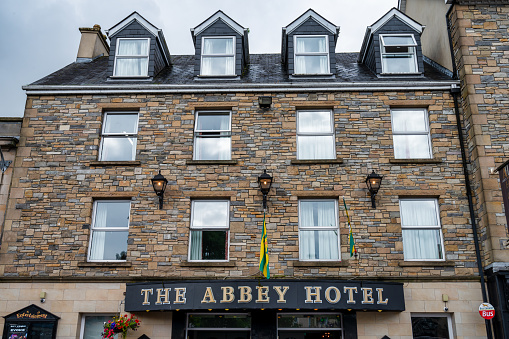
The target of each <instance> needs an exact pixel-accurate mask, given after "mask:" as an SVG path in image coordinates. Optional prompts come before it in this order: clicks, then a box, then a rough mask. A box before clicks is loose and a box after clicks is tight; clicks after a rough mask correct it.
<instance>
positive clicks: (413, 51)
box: [379, 34, 419, 74]
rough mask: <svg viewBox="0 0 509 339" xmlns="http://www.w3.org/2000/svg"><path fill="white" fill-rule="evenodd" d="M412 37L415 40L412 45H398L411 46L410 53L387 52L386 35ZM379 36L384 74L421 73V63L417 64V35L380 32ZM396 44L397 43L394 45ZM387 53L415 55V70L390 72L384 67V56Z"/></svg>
mask: <svg viewBox="0 0 509 339" xmlns="http://www.w3.org/2000/svg"><path fill="white" fill-rule="evenodd" d="M391 36H392V37H411V38H412V41H413V44H412V45H397V46H407V47H408V48H409V52H408V53H387V52H385V46H386V44H385V42H384V37H391ZM379 38H380V58H381V60H380V61H381V64H382V74H419V65H418V64H417V42H416V41H415V37H414V35H413V34H380V35H379ZM394 46H396V45H394ZM386 55H396V56H397V55H400V56H404V55H413V59H414V71H410V72H396V73H394V72H388V71H387V70H385V69H384V68H385V67H384V58H385V56H386Z"/></svg>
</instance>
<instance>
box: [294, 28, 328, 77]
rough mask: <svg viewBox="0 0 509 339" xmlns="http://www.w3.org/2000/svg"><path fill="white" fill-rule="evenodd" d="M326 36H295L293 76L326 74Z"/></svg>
mask: <svg viewBox="0 0 509 339" xmlns="http://www.w3.org/2000/svg"><path fill="white" fill-rule="evenodd" d="M327 41H328V36H326V35H318V36H314V35H313V36H295V74H328V73H330V71H329V49H328V44H327Z"/></svg>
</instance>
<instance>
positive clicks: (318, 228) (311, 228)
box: [298, 199, 341, 262]
mask: <svg viewBox="0 0 509 339" xmlns="http://www.w3.org/2000/svg"><path fill="white" fill-rule="evenodd" d="M316 201H319V202H332V201H333V202H334V221H335V222H336V225H335V226H333V227H324V226H303V225H302V218H301V216H302V210H301V203H302V202H316ZM298 209H299V211H298V213H299V214H298V215H299V261H308V262H316V261H338V262H339V261H341V243H340V241H341V239H340V238H341V234H340V231H339V216H338V200H337V199H299V206H298ZM331 230H335V231H337V237H336V240H337V242H338V259H304V258H302V257H301V246H302V243H303V240H302V235H301V231H331Z"/></svg>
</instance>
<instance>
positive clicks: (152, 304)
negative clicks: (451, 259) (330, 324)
mask: <svg viewBox="0 0 509 339" xmlns="http://www.w3.org/2000/svg"><path fill="white" fill-rule="evenodd" d="M207 309H211V310H225V309H229V310H234V309H293V310H296V309H302V310H309V309H312V310H314V309H319V310H331V309H334V310H347V309H354V310H384V311H404V310H405V298H404V295H403V284H402V283H388V282H368V281H338V280H328V281H327V280H272V279H271V280H210V281H204V280H195V281H165V282H148V283H133V284H127V287H126V300H125V310H126V311H128V312H136V311H161V310H207Z"/></svg>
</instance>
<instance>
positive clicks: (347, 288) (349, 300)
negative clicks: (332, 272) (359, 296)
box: [343, 286, 357, 304]
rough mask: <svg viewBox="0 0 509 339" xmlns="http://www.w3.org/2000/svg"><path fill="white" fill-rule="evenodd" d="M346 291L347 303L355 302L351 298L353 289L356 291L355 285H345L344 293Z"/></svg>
mask: <svg viewBox="0 0 509 339" xmlns="http://www.w3.org/2000/svg"><path fill="white" fill-rule="evenodd" d="M347 291H348V300H347V301H346V303H347V304H355V300H353V291H355V293H357V287H347V286H345V287H344V289H343V292H344V293H347Z"/></svg>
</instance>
